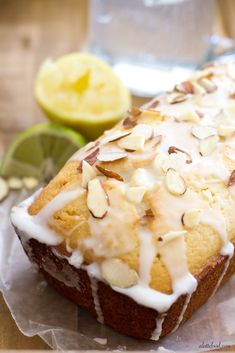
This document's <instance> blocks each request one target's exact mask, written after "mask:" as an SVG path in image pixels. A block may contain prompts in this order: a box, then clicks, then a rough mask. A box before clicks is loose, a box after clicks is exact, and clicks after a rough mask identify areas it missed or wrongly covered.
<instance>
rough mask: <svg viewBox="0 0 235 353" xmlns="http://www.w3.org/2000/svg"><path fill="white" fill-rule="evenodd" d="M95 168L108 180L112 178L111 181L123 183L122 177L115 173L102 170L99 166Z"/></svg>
mask: <svg viewBox="0 0 235 353" xmlns="http://www.w3.org/2000/svg"><path fill="white" fill-rule="evenodd" d="M96 168H97V169H98V171H99V172H100V173H102V174H103V175H105V176H107V177H108V178H113V179H116V180H119V181H123V180H124V179H123V177H122V176H121V175H120V174H118V173H116V172H113V171H112V170H109V169H106V168H103V167H102V166H101V165H99V164H97V165H96Z"/></svg>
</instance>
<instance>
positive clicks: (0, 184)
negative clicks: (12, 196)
mask: <svg viewBox="0 0 235 353" xmlns="http://www.w3.org/2000/svg"><path fill="white" fill-rule="evenodd" d="M8 193H9V187H8V184H7V182H6V180H5V179H3V178H1V177H0V202H1V201H3V200H4V199H5V197H7V195H8Z"/></svg>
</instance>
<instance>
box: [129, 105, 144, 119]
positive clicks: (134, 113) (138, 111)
mask: <svg viewBox="0 0 235 353" xmlns="http://www.w3.org/2000/svg"><path fill="white" fill-rule="evenodd" d="M128 113H129V114H130V115H131V116H133V117H134V118H136V117H137V116H139V115H140V114H141V113H142V110H141V109H140V108H139V107H132V108H131V109H130V110H129V111H128Z"/></svg>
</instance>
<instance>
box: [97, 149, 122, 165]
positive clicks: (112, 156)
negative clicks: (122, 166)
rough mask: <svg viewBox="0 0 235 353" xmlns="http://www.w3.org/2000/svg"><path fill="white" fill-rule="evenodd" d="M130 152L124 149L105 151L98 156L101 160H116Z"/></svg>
mask: <svg viewBox="0 0 235 353" xmlns="http://www.w3.org/2000/svg"><path fill="white" fill-rule="evenodd" d="M127 156H128V154H127V153H126V152H124V151H121V150H120V151H103V152H100V153H99V154H98V156H97V159H98V161H100V162H114V161H118V160H120V159H123V158H126V157H127Z"/></svg>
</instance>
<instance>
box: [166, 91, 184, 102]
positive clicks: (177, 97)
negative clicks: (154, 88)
mask: <svg viewBox="0 0 235 353" xmlns="http://www.w3.org/2000/svg"><path fill="white" fill-rule="evenodd" d="M187 98H188V95H187V94H184V93H178V92H173V93H170V94H168V95H167V96H166V102H167V103H168V104H176V103H181V102H184V101H185V100H186V99H187Z"/></svg>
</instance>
